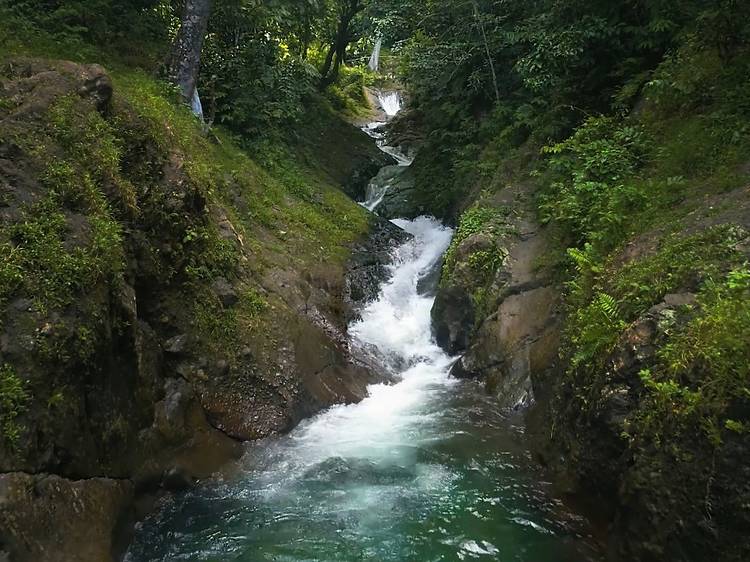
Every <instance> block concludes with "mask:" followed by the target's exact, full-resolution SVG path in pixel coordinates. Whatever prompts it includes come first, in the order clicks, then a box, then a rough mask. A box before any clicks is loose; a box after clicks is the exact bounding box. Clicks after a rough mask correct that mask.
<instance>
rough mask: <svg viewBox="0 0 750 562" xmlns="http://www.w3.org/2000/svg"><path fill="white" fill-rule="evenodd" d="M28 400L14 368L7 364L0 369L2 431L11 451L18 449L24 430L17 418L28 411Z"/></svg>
mask: <svg viewBox="0 0 750 562" xmlns="http://www.w3.org/2000/svg"><path fill="white" fill-rule="evenodd" d="M28 400H29V394H28V392H27V390H26V388H25V384H24V382H23V381H22V380H21V379H20V378H19V377H18V375H17V374H16V372H15V370H14V369H13V367H11V366H10V365H5V364H4V365H3V366H2V367H0V430H1V431H2V438H3V441H5V443H6V444H8V445H9V446H10V448H11V449H16V448H17V447H18V440H19V439H20V437H21V430H22V428H21V426H20V425H19V424H18V421H17V418H18V416H19V415H21V414H22V413H23V412H24V411H25V410H26V404H27V402H28Z"/></svg>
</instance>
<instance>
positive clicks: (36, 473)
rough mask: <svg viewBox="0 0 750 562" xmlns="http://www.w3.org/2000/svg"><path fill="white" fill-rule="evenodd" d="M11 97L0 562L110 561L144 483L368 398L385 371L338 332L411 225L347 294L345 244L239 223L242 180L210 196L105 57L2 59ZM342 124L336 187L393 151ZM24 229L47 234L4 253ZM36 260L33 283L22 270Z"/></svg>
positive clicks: (152, 486) (0, 289) (5, 187)
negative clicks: (34, 246) (23, 256)
mask: <svg viewBox="0 0 750 562" xmlns="http://www.w3.org/2000/svg"><path fill="white" fill-rule="evenodd" d="M0 101H2V102H3V103H0V195H1V197H0V199H1V200H2V202H1V203H0V250H2V252H3V264H2V267H3V270H2V275H0V277H1V278H2V279H3V284H2V285H1V286H0V376H2V377H3V380H2V382H3V389H5V386H6V383H7V386H8V388H11V389H13V392H14V394H12V395H9V398H8V400H13V402H12V403H13V407H14V412H12V414H11V415H8V416H7V417H6V412H4V411H3V412H0V420H1V421H2V430H3V435H2V439H0V473H4V475H3V476H1V477H0V488H1V490H0V559H2V549H6V550H7V551H8V553H9V554H10V555H11V556H12V558H11V559H12V560H14V562H26V561H29V562H31V561H35V562H36V561H38V560H51V561H55V560H60V561H62V560H66V561H68V560H78V561H81V562H89V561H91V562H102V561H105V560H114V559H116V558H117V556H118V554H119V553H120V552H121V550H122V548H123V546H124V545H123V544H121V542H120V537H122V536H125V534H126V533H125V531H126V530H127V527H128V525H129V524H131V523H132V518H131V517H130V516H129V515H128V514H129V510H130V506H131V505H132V503H133V499H134V497H136V496H137V495H138V494H140V493H142V492H151V491H155V490H159V489H168V490H175V489H181V488H183V487H185V486H189V485H190V484H191V482H193V481H194V480H195V479H196V478H205V477H207V476H209V475H210V474H212V473H213V472H214V471H216V470H217V469H218V468H219V467H220V466H221V465H222V464H224V463H226V462H227V461H228V460H230V459H232V458H234V457H236V456H238V455H240V454H242V452H243V447H242V446H241V444H240V441H242V440H247V439H255V438H261V437H267V436H269V435H274V434H277V433H279V432H283V431H288V430H289V429H291V428H292V427H294V425H295V424H296V423H298V422H299V421H300V420H301V419H303V418H304V417H306V416H309V415H311V414H313V413H316V412H318V411H320V410H321V409H323V408H325V407H328V406H330V405H332V404H337V403H346V402H353V401H357V400H360V399H362V398H363V397H364V396H365V393H366V387H367V384H368V383H370V382H374V381H375V380H379V378H378V376H377V375H376V374H375V373H374V372H373V371H372V370H371V369H370V368H369V367H368V365H367V364H366V363H365V362H364V361H362V360H359V359H357V358H356V357H354V356H353V354H352V352H351V350H350V349H349V347H348V344H347V338H346V326H347V322H348V319H350V318H351V316H352V314H353V313H352V306H354V305H355V304H356V302H359V301H360V300H362V299H366V298H369V295H371V294H372V291H373V290H374V289H373V283H374V282H375V280H376V278H379V275H380V274H382V273H383V272H384V271H385V266H384V263H385V259H386V257H387V253H388V252H387V247H388V244H390V241H391V240H395V239H397V238H398V237H399V236H400V234H399V233H398V232H396V231H394V230H392V229H390V228H389V227H387V226H384V225H382V224H379V225H377V226H376V228H377V229H378V232H381V231H382V232H381V234H379V235H378V237H377V239H379V240H380V243H378V244H380V245H379V246H378V248H379V249H378V256H377V258H376V259H372V260H371V261H370V262H368V263H366V261H367V259H368V258H365V257H364V253H363V252H364V250H363V251H362V252H361V253H360V256H359V257H358V258H357V257H355V258H353V259H352V263H355V262H357V263H358V266H357V267H353V268H352V270H353V271H354V270H356V271H357V274H355V275H354V276H355V277H356V276H357V275H361V277H362V278H361V279H360V280H359V281H354V282H353V285H352V286H355V285H356V287H357V288H356V290H354V291H352V290H350V289H349V288H348V286H347V283H346V281H345V274H346V267H345V266H346V263H345V262H346V257H345V256H346V254H347V253H348V248H346V247H344V244H343V243H341V242H339V241H336V242H335V243H337V244H339V243H340V244H341V245H342V248H340V250H341V251H340V252H338V253H337V254H336V255H342V257H341V258H340V259H338V260H329V261H328V262H327V263H320V259H319V258H318V257H317V256H316V255H312V253H311V254H310V255H303V256H300V255H297V254H295V252H298V250H297V249H296V248H295V247H294V245H295V244H296V243H297V242H294V241H293V242H289V245H290V248H285V247H284V246H283V244H284V243H285V239H284V238H283V237H284V236H292V235H294V236H298V238H297V239H296V240H303V241H304V240H305V238H304V237H305V236H308V234H307V232H306V230H305V229H306V228H307V226H306V225H305V226H304V227H297V229H298V230H297V231H292V232H289V233H287V232H286V231H283V232H279V230H280V229H278V228H277V227H276V228H274V229H272V230H271V229H269V228H268V227H264V226H258V227H257V230H255V231H252V232H251V231H249V229H248V227H246V226H244V227H243V226H242V225H241V224H240V220H239V219H238V218H237V217H238V216H242V215H243V214H245V215H247V214H249V213H250V211H249V210H248V208H247V202H246V201H247V199H248V198H249V197H248V194H247V193H246V192H244V191H242V189H244V188H242V186H240V185H239V184H238V182H237V181H236V180H235V179H234V178H232V177H231V174H227V177H226V178H225V179H223V180H221V181H223V182H224V183H223V189H226V190H227V192H228V193H229V195H228V196H227V200H229V201H232V205H233V206H231V207H230V206H228V205H229V204H228V203H226V202H224V201H218V200H217V199H212V198H211V194H210V189H208V188H207V186H205V185H202V184H200V180H197V179H195V177H193V176H191V175H190V174H189V173H188V170H189V167H190V165H191V162H190V161H189V157H188V156H187V155H186V154H185V152H184V151H183V149H182V148H181V147H180V146H178V145H177V144H175V146H172V145H171V144H170V142H172V141H173V138H172V137H171V136H170V134H169V132H168V131H167V132H165V131H163V130H158V131H157V132H154V128H159V127H161V128H162V129H163V127H164V123H163V122H162V121H157V122H153V121H151V120H149V119H147V118H144V117H142V116H141V115H140V114H139V113H138V111H137V109H136V108H134V107H132V106H131V105H129V101H128V98H126V97H124V96H123V95H122V94H120V93H118V90H117V89H116V88H113V86H112V81H111V80H110V79H109V77H108V76H107V74H106V72H105V71H104V69H103V68H102V67H100V66H97V65H77V64H73V63H67V62H51V61H39V60H33V59H19V60H15V61H13V62H11V63H9V64H7V65H6V66H5V67H3V68H2V69H0ZM92 123H93V124H94V125H92V127H94V128H93V129H92V130H89V129H86V127H88V126H90V124H92ZM336 126H338V127H341V128H342V130H341V137H339V138H337V139H328V140H327V143H328V144H329V145H330V146H331V147H332V152H335V153H336V155H337V157H338V159H337V160H331V161H330V162H320V163H319V164H320V168H319V169H318V168H316V169H315V172H314V173H315V174H317V175H316V176H315V177H316V181H320V182H321V183H322V184H323V185H325V186H330V189H331V191H334V189H333V187H336V186H337V187H342V186H343V185H344V184H346V183H347V181H348V180H350V179H352V178H355V176H356V175H357V173H358V172H357V170H358V169H361V170H365V171H364V172H362V173H364V174H365V175H367V174H368V173H369V172H368V171H366V169H367V168H368V167H369V169H373V168H375V169H377V167H378V166H380V165H381V164H382V160H381V159H380V155H381V154H382V153H380V151H378V150H377V148H376V147H375V146H374V145H373V144H372V143H371V141H370V140H369V139H368V138H367V137H366V135H364V133H362V132H361V131H358V130H357V129H355V128H353V127H351V126H350V125H348V124H337V125H336ZM115 135H120V136H119V137H117V138H115ZM160 135H163V136H160ZM347 135H348V136H347ZM165 139H166V140H165ZM360 149H361V150H360ZM39 150H45V151H49V154H47V153H44V154H42V153H40V152H39ZM102 151H109V152H105V153H104V154H105V156H106V158H105V157H102V158H101V161H100V160H99V159H98V157H99V155H100V154H101V153H102ZM40 154H41V156H40ZM347 154H349V155H350V156H351V158H349V157H347ZM112 160H116V161H117V164H116V166H114V167H112V168H107V169H105V170H104V171H102V169H101V167H102V166H106V165H108V164H107V163H108V162H111V161H112ZM340 161H345V162H347V164H346V166H343V168H342V169H338V168H337V166H338V162H340ZM53 166H57V167H53ZM97 166H98V167H97ZM69 170H70V171H69ZM66 178H74V179H75V181H67V179H66ZM355 180H356V178H355ZM355 180H352V181H355ZM326 181H328V182H329V183H325V182H326ZM358 181H359V180H356V181H355V183H357V182H358ZM362 185H364V184H362ZM82 186H83V187H82ZM83 188H85V189H86V190H87V191H78V190H82V189H83ZM66 190H67V191H66ZM60 193H62V194H63V195H62V196H60V195H59V194H60ZM327 195H330V194H327ZM253 196H254V194H253ZM336 196H337V197H340V198H342V199H343V197H342V196H341V195H340V194H339V193H336ZM337 201H338V200H337ZM294 204H295V205H296V204H297V203H296V202H294ZM347 204H349V203H347ZM40 205H41V206H43V205H47V207H39V206H40ZM350 205H351V208H349V207H347V212H351V213H354V212H357V211H358V210H359V208H358V207H356V206H355V205H354V204H353V203H350ZM321 207H322V204H321ZM40 208H43V209H44V212H41V211H38V209H40ZM295 208H296V207H295ZM327 210H328V208H327V207H326V211H327ZM32 211H33V212H32ZM48 217H52V218H54V219H55V221H57V222H52V223H51V224H50V223H46V222H40V221H42V220H43V219H46V218H48ZM306 218H307V217H306ZM320 220H325V219H320ZM257 222H258V221H254V224H255V223H257ZM29 224H33V225H35V226H34V228H37V230H35V231H33V232H32V233H31V235H33V236H31V235H29V236H31V238H29V239H30V240H31V241H32V242H39V241H44V243H45V244H47V246H42V247H40V248H39V249H38V250H37V251H36V253H33V254H29V255H30V258H29V259H27V260H26V261H24V262H21V263H19V264H15V262H12V261H10V260H7V261H6V260H5V257H6V250H8V251H10V254H7V255H10V256H14V255H16V253H17V252H18V251H21V250H23V249H24V248H26V247H27V246H28V244H29V241H28V240H27V238H24V236H27V234H26V230H24V229H28V228H30V227H29V226H28V225H29ZM363 225H364V219H363ZM334 226H338V225H334ZM364 226H366V225H364ZM364 226H363V229H364ZM331 228H332V229H333V227H331ZM394 228H395V227H394ZM290 230H291V229H290ZM337 232H346V231H345V230H344V229H343V228H340V229H339V230H338V231H337ZM357 232H359V231H357ZM359 236H360V239H361V238H362V237H363V235H362V234H359ZM354 238H355V236H354V235H352V236H351V239H354ZM105 243H106V244H109V245H108V246H106V251H103V250H101V245H102V244H105ZM319 247H320V245H319V244H318V245H316V246H314V250H316V251H317V250H318V248H319ZM19 248H20V250H19ZM320 249H321V250H322V248H320ZM360 249H362V248H360ZM367 251H370V249H369V248H368V249H367ZM84 258H85V259H86V260H88V261H85V260H84ZM34 260H37V261H34ZM66 260H67V261H66ZM76 260H77V261H76ZM357 260H358V261H357ZM8 264H11V265H10V266H9V265H8ZM29 264H31V265H29ZM32 266H34V267H38V268H39V271H40V272H42V273H40V274H36V275H35V276H34V279H31V278H30V276H29V278H28V279H27V278H24V277H23V276H22V275H20V274H19V273H18V272H19V271H25V270H24V269H23V268H29V267H32ZM87 268H88V269H87ZM6 274H8V275H10V276H9V277H6ZM19 275H20V276H19ZM37 278H39V279H42V280H44V281H45V283H46V284H44V285H42V288H43V290H40V291H33V290H32V289H33V288H34V287H35V285H33V282H36V281H34V280H35V279H37ZM6 279H10V281H11V282H10V283H9V284H5V280H6ZM53 283H54V284H53ZM357 291H359V293H358V296H357V298H354V296H350V295H351V293H352V292H357ZM3 391H4V390H3ZM5 399H6V398H5V397H3V400H5ZM3 403H5V402H3ZM45 475H48V476H45ZM123 533H125V534H123Z"/></svg>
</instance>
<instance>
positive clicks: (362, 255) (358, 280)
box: [345, 216, 411, 322]
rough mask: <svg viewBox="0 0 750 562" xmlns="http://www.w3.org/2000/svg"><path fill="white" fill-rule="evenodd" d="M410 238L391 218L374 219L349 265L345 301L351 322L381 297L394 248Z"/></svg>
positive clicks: (355, 248) (388, 273) (355, 247)
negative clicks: (380, 293) (380, 292)
mask: <svg viewBox="0 0 750 562" xmlns="http://www.w3.org/2000/svg"><path fill="white" fill-rule="evenodd" d="M410 237H411V235H410V234H408V233H407V232H405V231H404V230H402V229H400V228H399V227H397V226H396V225H394V224H393V223H392V222H390V221H387V220H385V219H382V218H380V217H377V216H373V217H372V218H371V228H370V233H369V235H368V236H367V237H365V238H364V239H363V240H362V241H360V242H359V243H358V244H357V245H355V246H354V248H353V249H352V253H351V256H350V258H349V262H348V263H347V266H346V273H345V275H346V286H345V300H346V302H347V304H348V305H349V308H350V314H349V317H348V318H347V319H346V320H347V322H348V321H349V320H351V319H352V318H353V317H354V316H355V315H356V313H357V311H358V310H360V309H361V308H362V307H363V306H364V305H365V304H367V303H368V302H370V301H372V300H374V299H375V298H376V297H377V296H378V293H379V291H380V285H381V284H382V283H383V282H385V281H386V280H387V279H388V276H389V275H390V270H389V269H388V265H389V264H390V263H391V260H392V257H391V255H392V252H393V250H394V248H396V246H398V245H399V244H402V243H404V242H405V241H407V240H408V239H409V238H410Z"/></svg>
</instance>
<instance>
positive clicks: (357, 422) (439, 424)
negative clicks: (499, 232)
mask: <svg viewBox="0 0 750 562" xmlns="http://www.w3.org/2000/svg"><path fill="white" fill-rule="evenodd" d="M372 129H373V130H374V127H372ZM391 150H393V149H391ZM404 165H406V163H404ZM373 196H374V197H377V194H373ZM363 205H364V206H366V207H368V208H370V207H372V208H375V207H376V206H377V203H376V202H375V200H374V199H371V200H369V201H366V202H363ZM393 222H394V223H395V224H396V225H398V226H399V227H401V228H403V229H404V230H406V231H407V232H409V233H410V234H412V235H413V238H412V239H411V240H409V241H408V242H405V243H404V244H402V245H401V246H399V247H398V248H397V249H396V250H395V251H394V254H393V263H392V265H391V277H390V279H389V280H388V281H386V282H385V283H384V284H383V285H382V287H381V291H380V295H379V297H378V298H377V299H376V300H375V301H373V302H371V303H370V304H369V305H367V306H366V308H365V309H364V310H363V311H362V314H361V319H360V320H358V321H355V322H354V323H353V324H352V325H351V326H350V330H349V332H350V336H351V338H352V343H353V345H355V346H365V347H367V348H368V349H369V350H370V351H371V352H372V353H374V354H375V355H376V356H377V357H378V358H379V360H380V363H381V364H382V368H383V369H385V370H387V371H389V372H390V373H391V374H392V375H394V377H395V379H396V380H397V382H396V383H395V384H378V385H373V386H371V387H370V388H369V396H368V397H367V398H365V399H364V400H363V401H362V402H360V403H358V404H352V405H342V406H335V407H332V408H330V409H329V410H327V411H325V412H323V413H321V414H319V415H317V416H315V417H313V418H311V419H309V420H307V421H305V422H303V423H301V424H300V425H299V426H298V427H297V428H296V429H294V430H293V431H292V432H291V433H289V434H288V435H285V436H282V437H277V438H271V439H266V440H263V441H259V442H256V443H253V444H251V445H249V446H248V450H247V454H246V455H245V457H244V458H243V460H242V464H241V470H239V471H237V472H236V473H234V474H233V475H231V476H219V477H217V478H216V479H214V480H210V481H207V482H204V483H202V484H201V485H200V486H198V487H197V488H195V489H193V490H191V491H189V492H186V493H184V494H180V495H176V496H172V497H168V498H165V500H164V501H163V502H162V504H161V505H160V507H159V509H158V510H157V511H156V512H155V513H153V514H152V515H151V516H150V517H149V518H147V519H146V520H145V521H144V522H142V523H141V524H139V526H138V529H137V531H136V537H135V541H134V543H133V544H132V545H131V548H130V550H129V552H128V554H127V555H126V558H125V560H126V562H152V561H164V562H166V561H177V560H186V561H187V560H189V561H201V562H219V561H222V562H223V561H242V562H261V561H277V562H302V561H321V562H328V561H345V562H355V561H372V562H407V561H414V562H431V561H439V560H445V561H453V560H500V561H522V562H583V561H595V560H599V555H598V553H597V549H596V547H595V541H593V540H592V539H590V537H589V536H588V533H589V532H588V530H587V529H588V527H587V524H586V522H585V520H584V519H582V518H581V517H579V516H577V515H576V514H574V513H573V512H571V511H570V510H569V509H568V508H567V507H566V506H565V505H564V503H563V502H562V501H561V500H560V499H559V498H557V497H556V496H555V494H554V492H553V489H552V486H551V484H549V483H548V482H546V481H545V480H544V474H543V472H542V471H541V470H540V469H539V468H538V467H537V466H536V465H535V463H534V462H533V460H532V459H531V456H530V454H529V452H528V450H527V447H526V445H525V438H524V425H523V420H522V417H521V415H520V414H518V413H509V412H506V411H503V410H501V409H500V408H498V407H497V405H496V402H495V400H493V398H492V397H491V396H488V395H487V393H486V392H485V391H484V388H483V386H482V385H481V384H480V383H477V382H472V381H458V380H456V379H452V378H450V377H449V375H448V373H449V370H450V367H451V365H452V363H453V361H454V360H455V358H451V357H449V356H447V355H446V354H445V353H444V352H443V351H442V350H441V349H440V348H439V347H438V346H437V345H436V344H435V343H434V341H433V339H432V337H431V330H430V309H431V307H432V302H433V300H434V295H433V291H434V287H430V286H429V284H430V282H429V280H430V279H433V278H434V277H435V275H434V273H435V271H436V268H438V267H440V263H441V259H442V255H443V253H444V252H445V250H446V249H447V248H448V245H449V244H450V240H451V236H452V230H451V229H450V228H447V227H445V226H443V225H441V224H440V223H439V222H438V221H437V220H435V219H433V218H430V217H419V218H417V219H415V220H411V221H409V220H394V221H393Z"/></svg>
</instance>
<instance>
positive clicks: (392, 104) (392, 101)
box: [378, 92, 401, 118]
mask: <svg viewBox="0 0 750 562" xmlns="http://www.w3.org/2000/svg"><path fill="white" fill-rule="evenodd" d="M378 103H380V107H381V108H383V111H384V112H385V114H386V115H387V116H388V117H389V118H390V117H393V116H394V115H396V114H397V113H398V112H399V111H401V94H399V93H398V92H378Z"/></svg>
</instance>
